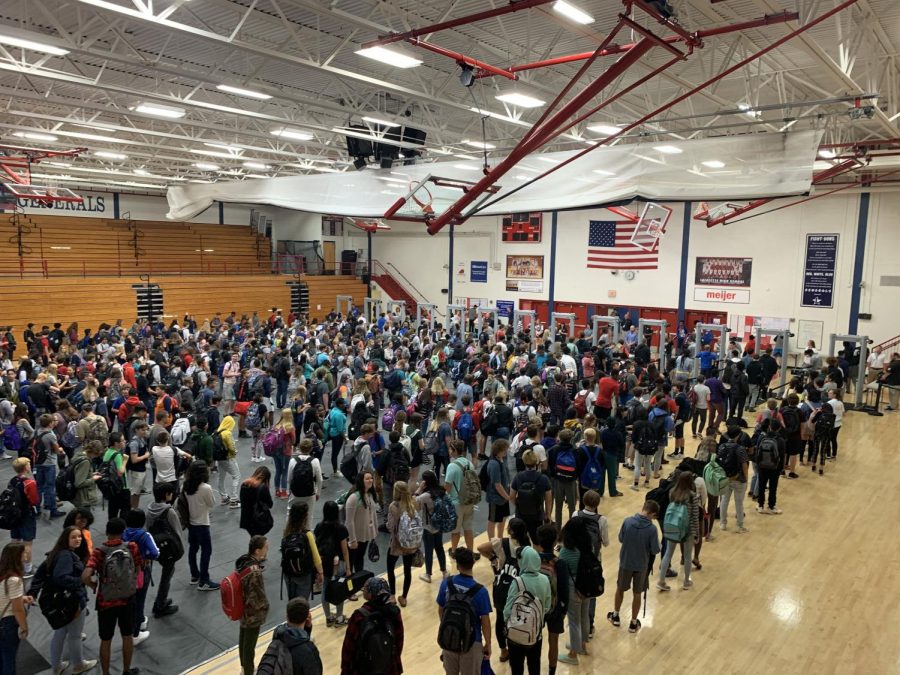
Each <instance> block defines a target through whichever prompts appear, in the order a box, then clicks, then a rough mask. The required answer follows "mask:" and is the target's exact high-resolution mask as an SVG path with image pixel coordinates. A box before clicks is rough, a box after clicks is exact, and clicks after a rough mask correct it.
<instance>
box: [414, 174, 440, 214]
mask: <svg viewBox="0 0 900 675" xmlns="http://www.w3.org/2000/svg"><path fill="white" fill-rule="evenodd" d="M409 189H410V190H412V199H413V201H414V202H415V203H416V204H417V205H418V206H419V208H420V209H422V213H424V214H425V215H426V216H433V215H434V209H433V208H432V206H431V204H432V203H433V202H434V197H432V196H431V190H429V189H428V186H427V185H423V186H422V189H420V190H419V191H418V194H416V183H415V181H410V183H409Z"/></svg>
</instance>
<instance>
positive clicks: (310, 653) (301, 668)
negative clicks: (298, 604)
mask: <svg viewBox="0 0 900 675" xmlns="http://www.w3.org/2000/svg"><path fill="white" fill-rule="evenodd" d="M275 640H278V641H279V642H281V643H283V644H284V646H285V647H287V649H288V651H289V652H290V654H291V661H292V665H293V675H322V659H321V658H320V656H319V650H318V649H317V648H316V645H315V644H313V642H312V640H310V639H309V635H308V634H307V632H306V631H305V630H303V629H302V628H295V627H293V626H289V625H287V624H286V623H283V624H281V625H280V626H278V627H276V628H275V632H274V633H273V635H272V641H273V642H274V641H275Z"/></svg>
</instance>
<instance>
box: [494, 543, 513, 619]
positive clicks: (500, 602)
mask: <svg viewBox="0 0 900 675" xmlns="http://www.w3.org/2000/svg"><path fill="white" fill-rule="evenodd" d="M500 545H501V546H502V547H503V558H504V560H503V565H501V566H500V567H498V568H495V569H494V589H493V596H494V597H493V599H494V606H495V607H505V606H506V599H507V597H508V596H509V589H510V588H511V587H512V585H513V583H514V582H515V580H516V579H518V578H519V559H518V558H514V557H513V554H512V547H511V546H510V541H509V538H508V537H504V538H503V539H501V540H500Z"/></svg>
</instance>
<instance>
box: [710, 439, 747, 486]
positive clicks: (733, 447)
mask: <svg viewBox="0 0 900 675" xmlns="http://www.w3.org/2000/svg"><path fill="white" fill-rule="evenodd" d="M740 449H741V446H739V445H738V444H737V443H735V442H734V441H725V442H724V443H722V444H721V445H720V446H719V449H718V450H717V451H716V461H717V462H718V463H719V466H721V467H722V468H723V469H724V470H725V475H726V476H728V477H729V478H731V477H732V476H737V475H738V474H739V473H740V472H741V465H740V462H739V461H738V452H740Z"/></svg>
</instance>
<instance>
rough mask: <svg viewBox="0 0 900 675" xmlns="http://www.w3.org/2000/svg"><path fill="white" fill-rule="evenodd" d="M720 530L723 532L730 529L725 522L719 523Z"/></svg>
mask: <svg viewBox="0 0 900 675" xmlns="http://www.w3.org/2000/svg"><path fill="white" fill-rule="evenodd" d="M719 529H720V530H722V531H723V532H724V531H725V530H727V529H728V524H727V523H726V522H725V521H724V520H720V521H719Z"/></svg>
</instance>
